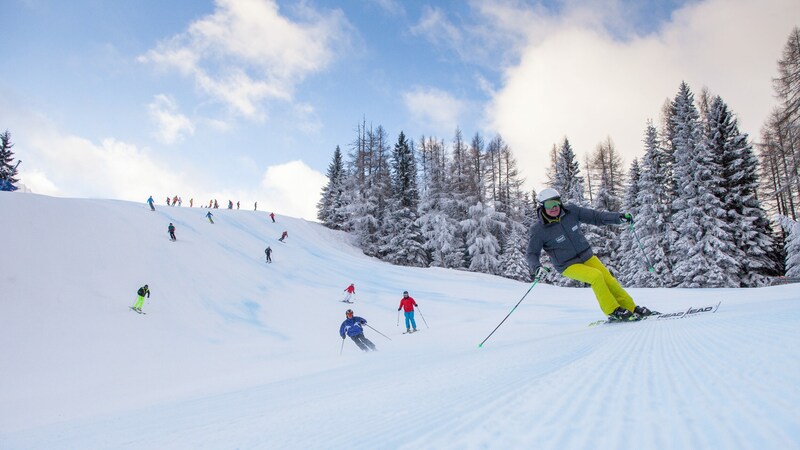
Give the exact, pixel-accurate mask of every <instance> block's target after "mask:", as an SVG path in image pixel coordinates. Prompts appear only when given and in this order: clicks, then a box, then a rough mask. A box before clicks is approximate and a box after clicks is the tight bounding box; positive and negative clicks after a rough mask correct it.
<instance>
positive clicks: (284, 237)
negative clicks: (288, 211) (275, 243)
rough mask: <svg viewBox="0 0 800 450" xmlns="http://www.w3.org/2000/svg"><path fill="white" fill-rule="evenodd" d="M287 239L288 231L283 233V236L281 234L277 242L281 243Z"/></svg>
mask: <svg viewBox="0 0 800 450" xmlns="http://www.w3.org/2000/svg"><path fill="white" fill-rule="evenodd" d="M287 237H289V232H288V231H284V232H283V234H281V238H280V239H278V240H279V241H281V242H283V240H284V239H286V238H287Z"/></svg>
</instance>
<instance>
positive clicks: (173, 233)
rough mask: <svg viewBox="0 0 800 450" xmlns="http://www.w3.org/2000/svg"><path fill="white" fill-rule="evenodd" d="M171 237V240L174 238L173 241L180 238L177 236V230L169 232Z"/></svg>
mask: <svg viewBox="0 0 800 450" xmlns="http://www.w3.org/2000/svg"><path fill="white" fill-rule="evenodd" d="M169 238H170V239H171V240H173V241H177V240H178V238H176V237H175V232H170V233H169Z"/></svg>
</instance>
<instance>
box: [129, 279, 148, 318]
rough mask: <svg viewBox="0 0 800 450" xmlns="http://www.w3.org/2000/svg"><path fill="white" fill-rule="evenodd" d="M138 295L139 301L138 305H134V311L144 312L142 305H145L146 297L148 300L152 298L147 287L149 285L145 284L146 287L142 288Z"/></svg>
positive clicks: (137, 301)
mask: <svg viewBox="0 0 800 450" xmlns="http://www.w3.org/2000/svg"><path fill="white" fill-rule="evenodd" d="M136 293H137V294H138V295H139V299H138V300H136V304H135V305H133V310H134V311H136V312H142V305H143V304H144V296H145V295H146V296H147V298H150V288H149V287H147V285H146V284H145V285H144V286H142V287H140V288H139V290H138V291H137V292H136Z"/></svg>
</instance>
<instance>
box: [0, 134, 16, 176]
mask: <svg viewBox="0 0 800 450" xmlns="http://www.w3.org/2000/svg"><path fill="white" fill-rule="evenodd" d="M13 146H14V144H12V143H11V133H9V132H8V130H6V131H4V132H2V133H0V183H2V184H4V185H6V186H7V187H8V189H10V190H14V189H16V187H14V183H16V182H18V181H19V180H18V179H17V178H16V175H17V168H16V165H15V164H13V162H14V152H12V151H11V147H13Z"/></svg>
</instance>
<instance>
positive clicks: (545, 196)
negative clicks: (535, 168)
mask: <svg viewBox="0 0 800 450" xmlns="http://www.w3.org/2000/svg"><path fill="white" fill-rule="evenodd" d="M559 197H561V194H559V193H558V191H557V190H555V189H553V188H546V189H542V191H541V192H539V193H538V194H537V195H536V201H537V202H539V204H542V203H544V201H545V200H550V199H553V198H559Z"/></svg>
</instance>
